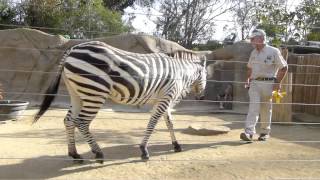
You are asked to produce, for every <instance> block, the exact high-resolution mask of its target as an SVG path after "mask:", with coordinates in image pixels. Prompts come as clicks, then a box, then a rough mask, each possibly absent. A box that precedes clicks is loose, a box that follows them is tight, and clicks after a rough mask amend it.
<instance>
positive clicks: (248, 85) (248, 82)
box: [244, 78, 251, 89]
mask: <svg viewBox="0 0 320 180" xmlns="http://www.w3.org/2000/svg"><path fill="white" fill-rule="evenodd" d="M250 83H251V79H250V78H248V79H247V82H246V83H245V84H244V87H245V88H247V89H249V88H250Z"/></svg>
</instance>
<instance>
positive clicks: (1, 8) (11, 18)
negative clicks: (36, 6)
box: [0, 0, 17, 29]
mask: <svg viewBox="0 0 320 180" xmlns="http://www.w3.org/2000/svg"><path fill="white" fill-rule="evenodd" d="M16 14H17V10H16V7H15V6H10V4H9V2H8V1H5V0H2V1H0V24H16V19H15V16H16ZM5 28H8V27H3V26H0V29H5Z"/></svg>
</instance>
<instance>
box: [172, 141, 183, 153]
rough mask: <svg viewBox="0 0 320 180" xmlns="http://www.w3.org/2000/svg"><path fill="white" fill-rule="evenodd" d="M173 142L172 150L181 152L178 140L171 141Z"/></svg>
mask: <svg viewBox="0 0 320 180" xmlns="http://www.w3.org/2000/svg"><path fill="white" fill-rule="evenodd" d="M172 144H173V149H174V152H181V151H182V148H181V146H180V144H178V142H176V141H175V142H172Z"/></svg>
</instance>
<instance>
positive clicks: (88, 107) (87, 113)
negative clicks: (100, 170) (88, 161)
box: [77, 97, 105, 163]
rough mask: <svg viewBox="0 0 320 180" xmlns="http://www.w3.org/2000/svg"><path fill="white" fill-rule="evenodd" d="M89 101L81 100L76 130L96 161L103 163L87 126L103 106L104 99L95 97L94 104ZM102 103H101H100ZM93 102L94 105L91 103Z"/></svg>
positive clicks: (101, 155)
mask: <svg viewBox="0 0 320 180" xmlns="http://www.w3.org/2000/svg"><path fill="white" fill-rule="evenodd" d="M93 100H94V98H92V99H91V100H86V99H83V100H82V103H81V104H82V106H81V107H80V112H79V115H78V118H77V122H78V123H77V128H78V129H79V131H80V133H81V134H82V136H83V138H84V139H85V140H86V141H87V143H88V144H89V146H90V148H91V151H92V152H93V153H94V154H95V158H96V161H97V162H98V163H103V159H104V155H103V153H102V151H101V149H100V147H99V145H98V143H97V142H96V140H95V139H94V137H93V135H92V134H91V132H90V131H89V126H90V123H91V121H92V120H93V119H94V118H95V116H96V115H97V113H98V111H99V110H100V108H101V107H102V106H103V104H104V101H105V99H103V98H99V97H96V98H95V100H96V101H95V102H94V101H93ZM101 101H103V102H101ZM93 102H94V103H93Z"/></svg>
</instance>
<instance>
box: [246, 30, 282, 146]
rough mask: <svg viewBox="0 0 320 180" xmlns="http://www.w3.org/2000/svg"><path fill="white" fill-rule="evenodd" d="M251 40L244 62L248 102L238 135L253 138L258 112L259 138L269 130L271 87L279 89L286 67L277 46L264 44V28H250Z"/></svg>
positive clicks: (266, 136) (261, 139)
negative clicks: (247, 58) (247, 60)
mask: <svg viewBox="0 0 320 180" xmlns="http://www.w3.org/2000/svg"><path fill="white" fill-rule="evenodd" d="M250 42H251V44H252V46H253V47H254V50H253V51H252V52H251V55H250V59H249V62H248V64H247V68H248V73H247V83H246V87H247V88H249V97H250V104H249V111H248V115H247V118H246V122H245V129H244V132H243V133H241V134H240V139H242V140H244V141H250V142H251V141H252V140H253V135H254V134H255V133H256V129H255V126H256V124H257V121H258V119H259V115H260V121H261V126H260V127H261V132H260V136H259V138H258V140H260V141H265V140H267V139H268V138H269V134H270V130H271V117H272V101H271V100H270V98H271V97H272V91H280V82H281V80H282V79H283V77H284V75H285V74H286V72H287V70H288V68H287V62H286V61H285V60H284V59H283V57H282V55H281V53H280V51H279V49H277V48H274V47H272V46H269V45H267V44H266V33H265V32H264V31H263V30H261V29H256V30H254V31H252V34H251V36H250Z"/></svg>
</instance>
